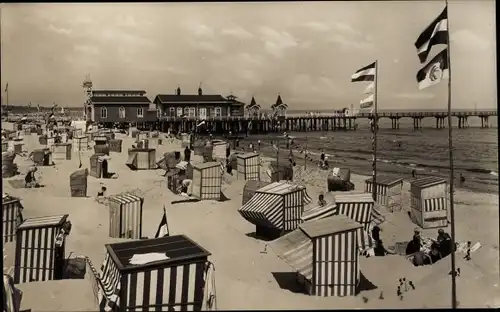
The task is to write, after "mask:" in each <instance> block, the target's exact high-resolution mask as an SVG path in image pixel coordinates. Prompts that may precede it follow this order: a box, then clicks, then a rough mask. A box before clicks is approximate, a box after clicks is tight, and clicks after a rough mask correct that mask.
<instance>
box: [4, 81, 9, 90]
mask: <svg viewBox="0 0 500 312" xmlns="http://www.w3.org/2000/svg"><path fill="white" fill-rule="evenodd" d="M8 90H9V83H8V82H7V83H6V84H5V92H7V91H8Z"/></svg>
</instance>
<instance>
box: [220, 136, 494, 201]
mask: <svg viewBox="0 0 500 312" xmlns="http://www.w3.org/2000/svg"><path fill="white" fill-rule="evenodd" d="M281 138H282V137H281ZM222 139H223V138H222ZM273 139H275V137H273V138H267V139H266V138H262V136H259V135H256V136H248V137H245V138H244V140H242V141H240V147H239V148H236V149H235V151H238V150H243V151H245V152H248V151H250V150H249V148H248V144H249V143H252V144H253V145H254V149H255V150H256V151H257V152H258V153H260V154H261V155H262V156H265V157H267V158H272V159H276V152H275V150H274V148H273V147H272V146H271V144H270V141H272V140H273ZM226 140H227V139H226ZM258 140H261V147H260V149H259V148H258V146H257V141H258ZM228 142H229V141H228ZM230 144H231V149H232V150H233V146H232V142H230ZM303 145H304V144H300V143H295V144H294V146H293V156H294V159H295V160H296V163H297V165H299V164H300V165H303V164H304V154H303V153H300V150H301V149H302V148H303V147H304V146H303ZM281 146H284V144H281ZM307 151H308V155H312V156H311V158H312V160H307V167H309V165H311V166H314V167H316V168H318V163H319V155H320V149H319V148H317V147H314V146H310V145H309V146H307ZM288 154H289V150H287V149H285V148H281V149H280V161H281V160H286V161H288V160H287V159H288ZM325 155H326V156H329V157H330V158H329V163H330V168H333V167H343V168H349V169H350V170H351V174H357V175H359V176H366V177H368V178H370V177H371V175H369V174H366V171H367V170H363V169H361V168H360V167H361V166H356V165H352V164H346V162H347V160H346V158H349V157H347V156H341V155H334V154H331V153H325ZM350 160H352V159H350ZM352 161H353V162H357V163H359V164H363V165H364V166H369V167H371V161H366V160H361V161H360V160H352ZM381 168H384V169H388V168H389V170H381ZM377 169H378V173H377V176H384V175H389V176H397V177H400V178H403V179H404V180H405V181H409V180H411V179H412V176H411V171H412V169H415V170H416V171H417V177H418V176H440V177H443V178H444V179H446V180H449V174H443V173H441V174H438V173H439V172H432V171H431V172H429V171H428V170H426V168H423V167H414V168H406V167H404V166H399V165H397V164H394V163H388V162H384V161H381V160H380V159H378V160H377ZM469 174H471V175H472V174H474V172H469ZM493 176H494V175H492V177H493ZM496 177H497V178H498V176H496ZM471 179H474V177H472V178H471ZM496 181H497V183H498V180H496ZM473 182H475V183H476V184H478V185H481V183H480V182H481V181H479V180H477V181H475V180H474V181H473ZM466 183H467V182H466ZM465 185H467V186H465V187H464V186H462V185H461V184H460V181H459V174H458V170H455V183H454V187H455V190H463V191H468V192H473V193H484V194H498V185H493V184H491V185H489V187H487V188H484V189H481V188H479V187H477V186H476V185H474V184H471V183H469V184H465ZM474 186H476V187H474Z"/></svg>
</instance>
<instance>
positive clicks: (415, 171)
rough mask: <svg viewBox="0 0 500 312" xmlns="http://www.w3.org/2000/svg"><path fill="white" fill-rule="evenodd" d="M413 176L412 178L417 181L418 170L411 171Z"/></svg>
mask: <svg viewBox="0 0 500 312" xmlns="http://www.w3.org/2000/svg"><path fill="white" fill-rule="evenodd" d="M411 176H412V177H413V178H414V179H416V178H417V170H415V169H413V170H412V171H411Z"/></svg>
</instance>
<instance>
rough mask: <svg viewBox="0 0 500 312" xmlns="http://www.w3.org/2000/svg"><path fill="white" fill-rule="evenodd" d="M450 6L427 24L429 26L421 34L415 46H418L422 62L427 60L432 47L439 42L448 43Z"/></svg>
mask: <svg viewBox="0 0 500 312" xmlns="http://www.w3.org/2000/svg"><path fill="white" fill-rule="evenodd" d="M447 32H448V8H447V7H445V8H444V10H443V12H441V14H439V16H438V17H437V18H436V19H435V20H434V21H432V23H431V24H430V25H429V26H427V28H426V29H425V30H424V31H423V32H422V33H421V34H420V36H419V37H418V39H417V41H416V42H415V47H416V48H417V54H418V58H419V59H420V63H424V62H425V61H426V60H427V56H428V55H429V53H430V52H431V48H432V46H434V45H437V44H447V43H448V34H447Z"/></svg>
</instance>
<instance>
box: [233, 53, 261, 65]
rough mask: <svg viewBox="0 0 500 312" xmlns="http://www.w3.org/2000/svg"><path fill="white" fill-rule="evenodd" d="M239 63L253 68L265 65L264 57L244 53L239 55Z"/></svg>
mask: <svg viewBox="0 0 500 312" xmlns="http://www.w3.org/2000/svg"><path fill="white" fill-rule="evenodd" d="M238 62H240V63H243V64H248V65H251V66H260V65H262V64H263V63H264V59H263V57H262V56H259V55H257V54H250V53H247V52H242V53H240V54H238Z"/></svg>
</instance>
